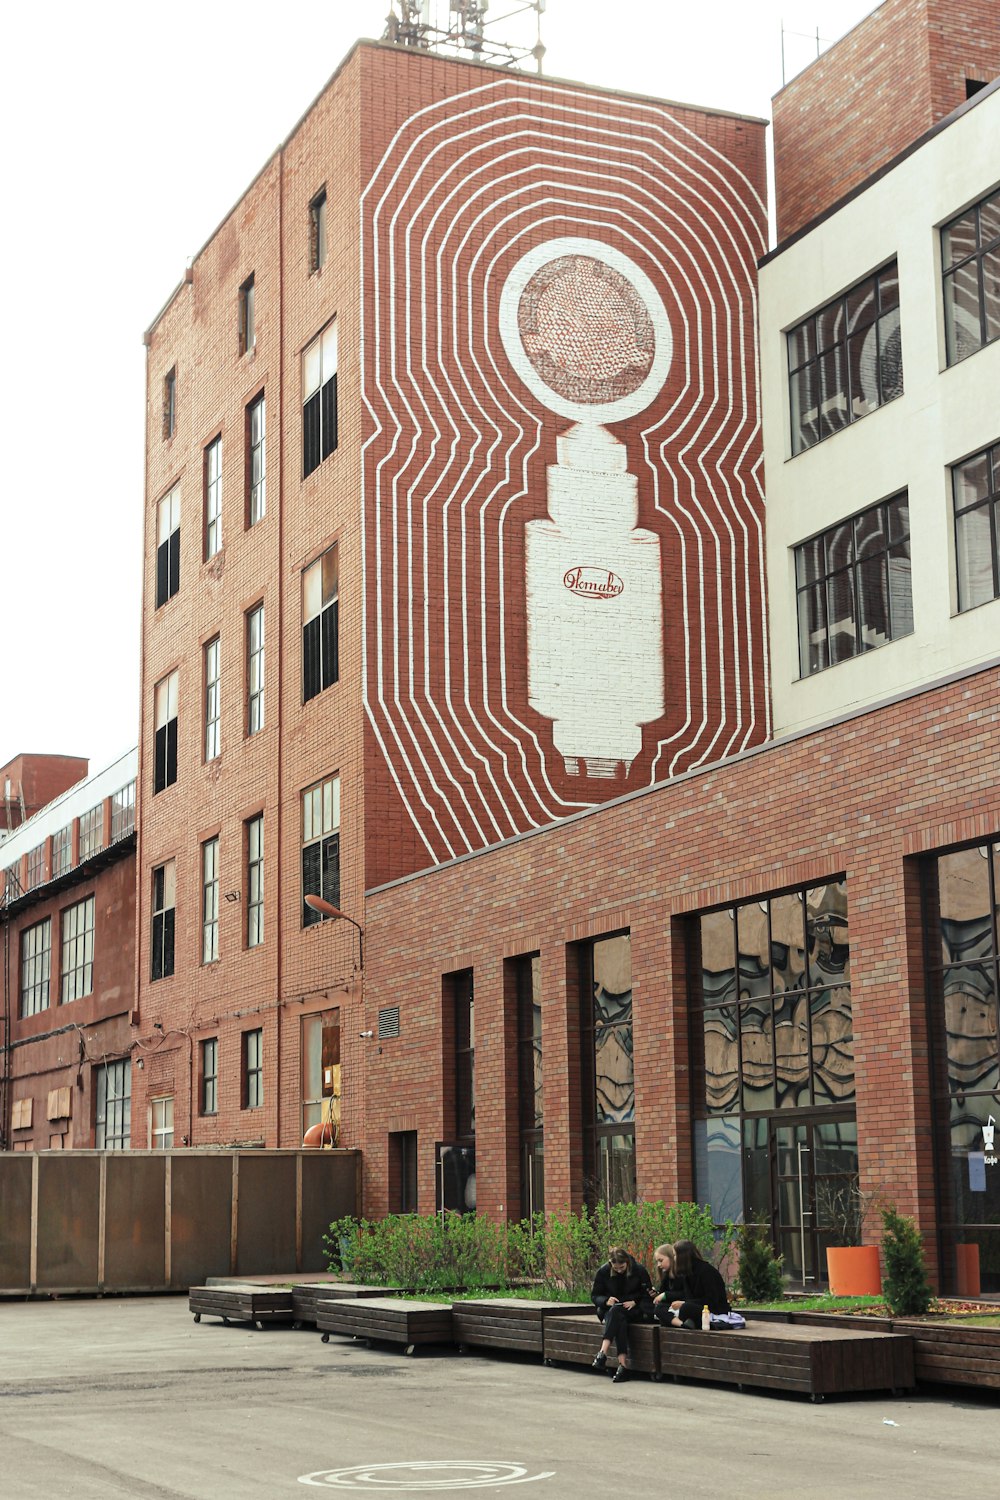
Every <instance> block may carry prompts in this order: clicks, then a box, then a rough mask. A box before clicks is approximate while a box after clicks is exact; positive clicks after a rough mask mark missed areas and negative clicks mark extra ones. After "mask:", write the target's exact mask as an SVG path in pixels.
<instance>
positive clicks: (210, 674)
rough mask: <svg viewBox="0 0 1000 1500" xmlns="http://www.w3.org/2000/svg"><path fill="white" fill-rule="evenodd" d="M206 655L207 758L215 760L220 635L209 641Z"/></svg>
mask: <svg viewBox="0 0 1000 1500" xmlns="http://www.w3.org/2000/svg"><path fill="white" fill-rule="evenodd" d="M204 656H205V759H206V760H207V761H208V760H214V759H215V757H216V756H217V755H218V753H219V718H220V714H221V709H220V699H219V657H220V645H219V637H218V636H216V637H215V640H214V641H209V642H208V644H207V646H206V647H205V651H204Z"/></svg>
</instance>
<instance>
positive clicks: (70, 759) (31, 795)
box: [0, 755, 88, 842]
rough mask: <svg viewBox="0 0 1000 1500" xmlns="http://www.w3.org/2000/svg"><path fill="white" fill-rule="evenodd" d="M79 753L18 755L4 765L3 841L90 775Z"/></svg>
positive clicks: (0, 774) (0, 786) (0, 796)
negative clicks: (48, 803)
mask: <svg viewBox="0 0 1000 1500" xmlns="http://www.w3.org/2000/svg"><path fill="white" fill-rule="evenodd" d="M87 768H88V763H87V761H85V760H81V759H80V757H79V756H76V755H15V757H14V759H13V760H9V761H8V762H7V764H6V765H5V766H0V842H2V841H3V839H4V838H5V837H6V835H7V834H8V833H12V832H13V830H14V829H15V828H20V826H21V824H22V823H24V822H26V821H27V819H28V818H31V817H33V816H34V814H35V813H36V812H39V811H40V810H41V808H43V807H44V806H45V805H46V803H47V802H51V801H52V799H53V797H58V795H59V793H60V792H65V791H66V790H67V789H68V788H69V787H71V786H73V785H75V783H76V782H78V781H82V780H83V778H84V777H85V776H86V774H87Z"/></svg>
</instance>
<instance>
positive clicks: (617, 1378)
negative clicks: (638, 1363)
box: [611, 1365, 629, 1385]
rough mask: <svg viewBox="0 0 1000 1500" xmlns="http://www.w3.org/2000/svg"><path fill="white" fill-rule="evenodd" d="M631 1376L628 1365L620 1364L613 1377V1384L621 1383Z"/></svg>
mask: <svg viewBox="0 0 1000 1500" xmlns="http://www.w3.org/2000/svg"><path fill="white" fill-rule="evenodd" d="M628 1377H629V1370H628V1365H619V1366H618V1368H617V1370H616V1371H615V1373H614V1374H613V1375H612V1377H611V1384H612V1385H621V1384H622V1383H623V1382H624V1381H626V1380H627V1379H628Z"/></svg>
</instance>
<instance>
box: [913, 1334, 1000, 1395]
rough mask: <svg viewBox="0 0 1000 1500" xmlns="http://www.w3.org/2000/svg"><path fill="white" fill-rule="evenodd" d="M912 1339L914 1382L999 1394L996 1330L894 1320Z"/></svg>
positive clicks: (999, 1336)
mask: <svg viewBox="0 0 1000 1500" xmlns="http://www.w3.org/2000/svg"><path fill="white" fill-rule="evenodd" d="M892 1326H893V1329H894V1330H898V1332H900V1333H907V1334H909V1335H910V1337H911V1338H912V1339H913V1354H914V1363H915V1366H916V1373H917V1380H918V1381H920V1382H927V1383H930V1384H935V1385H936V1384H945V1385H964V1386H978V1387H979V1388H980V1389H983V1390H991V1391H1000V1328H962V1327H961V1326H960V1325H958V1324H952V1325H951V1326H950V1327H948V1326H945V1325H943V1324H931V1323H919V1322H917V1321H916V1320H912V1321H910V1320H907V1319H906V1318H894V1319H893V1323H892Z"/></svg>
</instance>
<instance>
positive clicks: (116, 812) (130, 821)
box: [111, 781, 135, 844]
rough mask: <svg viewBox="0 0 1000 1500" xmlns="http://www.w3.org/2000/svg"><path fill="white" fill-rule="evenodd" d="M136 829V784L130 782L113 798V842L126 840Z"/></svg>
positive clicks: (114, 794)
mask: <svg viewBox="0 0 1000 1500" xmlns="http://www.w3.org/2000/svg"><path fill="white" fill-rule="evenodd" d="M134 829H135V782H134V781H130V782H129V784H128V786H123V787H122V788H121V789H120V790H119V791H117V792H115V793H113V795H112V798H111V842H112V843H113V844H114V843H117V841H118V840H119V839H123V838H126V837H127V836H128V835H129V834H130V833H132V832H133V831H134Z"/></svg>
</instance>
